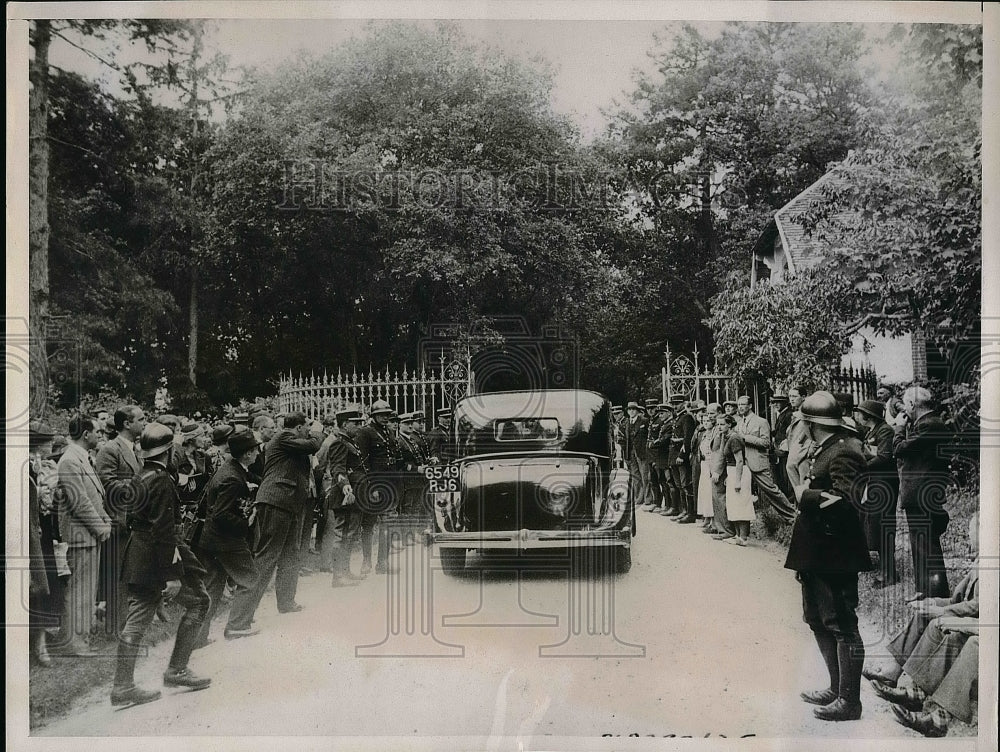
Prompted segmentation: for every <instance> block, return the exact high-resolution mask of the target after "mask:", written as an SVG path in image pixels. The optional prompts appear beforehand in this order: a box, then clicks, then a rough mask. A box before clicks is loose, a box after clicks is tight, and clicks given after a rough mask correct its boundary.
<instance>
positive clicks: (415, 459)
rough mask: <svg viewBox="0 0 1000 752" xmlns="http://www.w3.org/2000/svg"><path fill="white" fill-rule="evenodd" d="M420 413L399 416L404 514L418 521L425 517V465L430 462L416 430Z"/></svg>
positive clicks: (398, 438)
mask: <svg viewBox="0 0 1000 752" xmlns="http://www.w3.org/2000/svg"><path fill="white" fill-rule="evenodd" d="M419 415H420V413H415V412H414V413H405V414H403V415H400V416H399V421H400V425H399V436H398V437H397V440H398V441H399V452H400V462H401V463H402V467H401V469H400V472H401V473H402V478H401V480H402V487H403V498H402V504H401V506H402V510H401V511H402V514H403V515H405V516H406V517H407V518H410V519H412V520H414V521H418V520H420V519H422V517H423V511H424V491H425V488H426V480H425V479H424V467H425V466H426V465H429V464H430V457H429V456H428V454H427V447H426V445H425V444H424V441H423V439H421V438H420V436H419V435H418V434H417V432H416V428H415V426H416V424H417V421H418V420H419V419H420V418H419Z"/></svg>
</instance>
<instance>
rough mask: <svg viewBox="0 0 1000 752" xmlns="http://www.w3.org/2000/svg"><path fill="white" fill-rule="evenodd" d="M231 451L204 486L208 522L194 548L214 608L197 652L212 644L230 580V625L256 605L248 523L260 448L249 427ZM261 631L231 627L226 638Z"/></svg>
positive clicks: (234, 438)
mask: <svg viewBox="0 0 1000 752" xmlns="http://www.w3.org/2000/svg"><path fill="white" fill-rule="evenodd" d="M228 448H229V454H230V455H231V456H230V458H229V459H228V460H226V461H225V462H224V463H222V466H221V467H220V468H219V469H218V470H217V471H216V473H215V475H213V476H212V479H211V480H210V481H209V482H208V485H207V486H206V487H205V497H204V500H203V501H202V506H203V508H204V514H205V523H204V526H203V528H202V531H201V535H200V536H199V537H198V540H197V542H196V544H195V548H194V550H195V554H196V555H197V557H198V559H199V561H201V563H202V564H204V565H205V569H206V570H208V575H207V577H206V579H205V587H206V588H207V589H208V594H209V596H210V597H211V598H212V606H211V608H210V609H209V612H208V616H207V617H205V622H204V624H203V625H202V628H201V633H200V635H199V638H198V644H197V647H202V646H204V645H207V644H208V632H209V629H210V628H211V626H212V619H213V618H214V616H215V611H216V609H217V607H218V605H219V601H220V600H221V599H222V593H223V591H224V590H225V587H226V580H227V579H228V580H232V581H233V582H234V583H235V584H236V589H235V592H234V593H233V606H232V609H231V610H230V617H229V618H230V621H232V620H233V618H234V615H235V618H236V620H237V623H238V621H239V619H240V618H241V614H244V613H245V612H246V611H247V610H248V609H249V608H252V607H253V606H254V605H255V604H253V603H252V598H253V593H252V591H251V587H252V585H253V584H254V579H253V556H252V554H251V552H250V522H249V519H248V513H249V510H250V502H251V499H252V498H253V489H252V488H251V482H252V481H251V479H252V477H253V476H251V475H250V472H249V467H250V466H251V465H252V464H253V462H254V460H255V459H257V454H258V452H259V449H258V448H257V439H256V437H255V436H254V435H253V432H252V431H251V430H250V429H249V428H246V427H245V426H244V427H242V430H237V431H234V432H233V434H232V435H231V436H230V437H229V441H228ZM254 487H256V484H254ZM259 631H260V630H257V629H252V628H241V627H238V626H236V627H232V628H230V626H229V625H228V624H227V626H226V631H225V636H226V639H227V640H232V639H236V638H238V637H249V636H251V635H254V634H257V633H258V632H259Z"/></svg>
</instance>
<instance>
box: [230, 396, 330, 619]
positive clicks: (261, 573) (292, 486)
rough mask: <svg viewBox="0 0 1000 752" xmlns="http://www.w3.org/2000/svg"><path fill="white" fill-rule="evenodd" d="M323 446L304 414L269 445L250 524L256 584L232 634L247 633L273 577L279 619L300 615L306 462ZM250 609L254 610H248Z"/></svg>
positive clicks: (292, 417) (294, 416)
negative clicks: (252, 522) (235, 630)
mask: <svg viewBox="0 0 1000 752" xmlns="http://www.w3.org/2000/svg"><path fill="white" fill-rule="evenodd" d="M322 443H323V433H322V428H321V426H320V425H319V424H318V423H317V424H315V425H311V424H310V423H309V422H308V420H307V418H306V416H305V414H303V413H289V414H288V415H286V416H285V426H284V428H282V430H281V431H279V432H278V433H275V434H274V436H273V437H272V438H271V441H270V443H269V444H268V445H267V461H266V464H265V465H264V477H263V478H262V479H261V482H260V488H258V489H257V503H256V516H255V519H254V528H255V530H254V535H255V543H256V545H255V547H254V561H253V564H254V567H253V569H254V571H253V578H254V583H253V585H252V586H251V592H252V596H251V597H250V601H249V603H248V608H247V609H246V610H244V611H242V612H241V613H240V618H239V619H238V620H237V621H236V622H235V623H234V621H233V618H232V616H231V617H230V622H229V623H230V628H232V629H240V630H245V629H249V628H250V621H251V620H252V618H253V612H254V611H256V609H257V606H258V604H259V603H260V599H261V598H262V597H263V596H264V591H265V590H266V589H267V585H268V583H269V582H270V581H271V575H272V574H273V575H275V580H274V594H275V597H276V598H277V602H278V612H279V613H283V614H284V613H292V612H296V611H301V610H302V606H300V605H299V604H298V603H296V602H295V593H296V590H297V589H298V584H299V558H300V557H299V550H300V546H301V538H302V528H303V526H304V525H305V518H306V514H307V512H308V511H311V510H309V509H307V504H308V501H309V479H310V475H311V473H312V463H311V462H310V456H311V455H313V454H315V453H316V452H317V451H318V450H319V448H320V445H321V444H322ZM251 605H252V608H251V607H250V606H251Z"/></svg>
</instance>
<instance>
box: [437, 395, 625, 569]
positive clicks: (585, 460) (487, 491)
mask: <svg viewBox="0 0 1000 752" xmlns="http://www.w3.org/2000/svg"><path fill="white" fill-rule="evenodd" d="M450 439H451V444H452V446H451V447H450V449H451V452H452V456H453V457H454V459H453V460H452V461H451V462H449V463H447V464H442V465H434V466H430V467H428V468H427V471H426V475H427V479H428V493H430V495H431V498H430V501H431V503H432V505H433V509H434V525H433V530H432V531H431V533H430V541H429V542H431V543H433V544H436V546H437V547H438V552H439V554H440V558H441V565H442V568H443V569H444V570H445V572H448V573H455V572H458V571H461V570H462V569H463V568H464V567H465V559H466V554H467V552H468V550H469V549H473V550H480V551H482V550H494V549H509V550H511V549H512V550H526V549H528V550H530V549H543V548H585V547H592V546H603V547H610V548H612V549H613V554H614V555H613V564H614V567H615V569H616V570H617V571H618V572H627V571H628V570H629V569H630V568H631V565H632V551H631V545H632V536H633V535H635V510H634V509H633V508H632V506H631V505H630V503H629V498H628V497H629V494H628V471H627V470H626V469H625V468H624V466H623V463H621V462H616V461H615V459H614V457H615V443H614V436H613V431H612V419H611V403H610V402H609V401H608V400H607V399H606V398H605V397H604V396H602V395H600V394H597V393H596V392H590V391H584V390H579V389H558V390H544V391H520V392H496V393H488V394H477V395H474V396H469V397H466V398H464V399H462V400H461V401H459V403H458V404H457V405H456V406H455V410H454V415H453V419H452V427H451V436H450Z"/></svg>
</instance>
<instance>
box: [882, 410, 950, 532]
mask: <svg viewBox="0 0 1000 752" xmlns="http://www.w3.org/2000/svg"><path fill="white" fill-rule="evenodd" d="M894 431H895V435H894V436H893V441H892V450H893V454H894V455H895V457H896V462H897V465H898V469H899V503H900V506H901V507H902V508H903V509H909V510H914V511H915V510H918V509H922V510H923V511H925V512H927V513H928V514H932V515H936V516H942V517H944V518H945V519H947V512H945V510H944V509H943V508H942V506H941V504H942V502H943V501H944V489H945V488H946V487H947V485H948V482H949V470H948V462H949V456H948V453H947V451H946V450H945V446H946V445H947V444H948V443H949V442H950V441H951V439H952V432H951V430H950V429H949V428H948V426H947V425H945V422H944V421H943V420H942V419H941V416H940V415H938V414H937V413H934V412H930V413H925V414H924V415H921V416H920V417H919V418H918V419H917V420H916V421H914V422H912V423H907V424H906V425H905V426H902V427H900V426H897V427H895V428H894ZM945 524H946V523H945Z"/></svg>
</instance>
